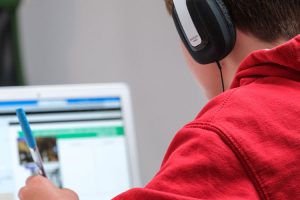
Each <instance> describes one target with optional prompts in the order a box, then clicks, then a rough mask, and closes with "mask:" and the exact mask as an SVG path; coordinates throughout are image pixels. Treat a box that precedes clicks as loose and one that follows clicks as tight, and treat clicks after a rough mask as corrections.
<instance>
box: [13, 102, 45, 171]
mask: <svg viewBox="0 0 300 200" xmlns="http://www.w3.org/2000/svg"><path fill="white" fill-rule="evenodd" d="M16 114H17V116H18V119H19V122H20V125H21V127H22V130H23V133H24V135H25V140H26V143H27V146H28V148H29V150H30V153H31V156H32V158H33V161H34V162H35V164H36V165H37V167H38V174H39V175H41V176H44V177H47V176H46V173H45V169H44V166H43V162H42V159H41V155H40V153H39V150H38V147H37V145H36V141H35V138H34V137H33V133H32V131H31V128H30V125H29V122H28V120H27V117H26V114H25V111H24V110H23V109H22V108H18V109H17V110H16Z"/></svg>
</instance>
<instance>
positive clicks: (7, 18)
mask: <svg viewBox="0 0 300 200" xmlns="http://www.w3.org/2000/svg"><path fill="white" fill-rule="evenodd" d="M20 3H21V1H20V0H0V51H1V55H0V86H11V85H24V84H25V80H24V75H23V66H22V62H21V53H20V42H19V31H18V15H17V13H18V8H19V6H20Z"/></svg>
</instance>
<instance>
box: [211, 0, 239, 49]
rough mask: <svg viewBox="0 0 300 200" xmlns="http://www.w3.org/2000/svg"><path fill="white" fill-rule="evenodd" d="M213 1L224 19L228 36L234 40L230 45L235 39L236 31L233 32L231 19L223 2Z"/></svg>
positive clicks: (220, 0)
mask: <svg viewBox="0 0 300 200" xmlns="http://www.w3.org/2000/svg"><path fill="white" fill-rule="evenodd" d="M215 1H216V3H217V4H218V5H219V8H220V10H221V11H222V14H223V15H224V19H225V20H226V22H227V25H228V31H229V34H230V35H231V38H233V39H234V41H232V42H231V43H233V44H234V43H235V39H236V30H235V26H234V24H233V21H232V18H231V16H230V14H229V11H228V9H227V7H226V5H225V3H224V1H223V0H215Z"/></svg>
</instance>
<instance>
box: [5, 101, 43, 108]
mask: <svg viewBox="0 0 300 200" xmlns="http://www.w3.org/2000/svg"><path fill="white" fill-rule="evenodd" d="M37 105H38V101H36V100H20V101H0V107H17V106H37Z"/></svg>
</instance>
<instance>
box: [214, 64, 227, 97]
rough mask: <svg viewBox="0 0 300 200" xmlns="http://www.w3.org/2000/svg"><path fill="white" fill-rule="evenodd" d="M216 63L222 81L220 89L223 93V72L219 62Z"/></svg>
mask: <svg viewBox="0 0 300 200" xmlns="http://www.w3.org/2000/svg"><path fill="white" fill-rule="evenodd" d="M216 63H217V66H218V68H219V71H220V75H221V81H222V89H223V92H224V91H225V86H224V79H223V72H222V66H221V64H220V62H219V61H216Z"/></svg>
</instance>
